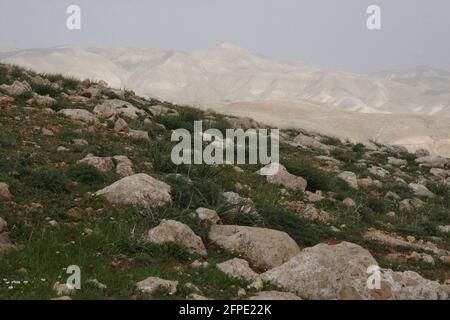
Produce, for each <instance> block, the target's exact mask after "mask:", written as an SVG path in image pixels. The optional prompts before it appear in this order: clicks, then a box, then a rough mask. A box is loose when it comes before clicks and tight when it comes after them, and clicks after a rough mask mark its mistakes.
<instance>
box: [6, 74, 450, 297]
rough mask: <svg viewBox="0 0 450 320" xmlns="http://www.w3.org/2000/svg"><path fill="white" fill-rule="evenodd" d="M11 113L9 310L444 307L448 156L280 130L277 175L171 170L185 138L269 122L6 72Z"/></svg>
mask: <svg viewBox="0 0 450 320" xmlns="http://www.w3.org/2000/svg"><path fill="white" fill-rule="evenodd" d="M0 115H1V116H0V127H1V130H0V255H1V256H0V299H24V298H34V299H36V298H37V299H51V298H57V299H87V298H91V299H92V298H94V299H119V298H121V299H148V298H152V299H448V295H449V293H450V290H449V286H448V284H449V279H450V252H449V251H450V233H449V232H450V209H449V208H450V193H449V186H450V171H449V170H450V162H449V159H446V158H441V157H434V156H429V155H428V153H427V151H426V150H419V151H418V152H417V153H416V154H410V153H408V152H407V151H406V150H405V149H404V148H402V147H397V146H384V145H378V144H375V143H366V144H357V145H355V144H351V143H348V142H344V141H339V140H337V139H335V138H330V137H325V136H318V135H311V134H309V133H308V132H303V131H299V130H284V131H283V132H282V144H281V148H280V152H281V161H280V162H281V164H282V170H281V171H279V173H278V174H277V175H275V176H271V177H268V178H267V177H264V176H261V175H259V174H258V173H257V172H258V171H259V169H261V167H260V166H257V165H242V166H232V165H226V166H225V165H224V166H207V165H193V166H187V165H181V166H175V165H174V164H173V163H172V162H171V161H170V153H171V149H172V145H173V144H172V143H171V142H170V135H171V130H173V129H178V128H186V129H188V130H192V129H193V121H195V120H204V123H205V124H207V126H208V127H213V128H219V129H221V130H224V129H226V128H237V127H242V128H247V127H258V126H260V124H258V123H257V122H255V121H252V120H251V119H248V118H232V117H226V116H223V115H220V114H216V113H214V112H212V111H201V110H197V109H193V108H189V107H183V106H177V105H172V104H169V103H163V102H160V101H157V100H153V99H145V98H141V97H138V96H136V95H135V94H134V93H133V92H131V91H121V90H115V89H111V88H108V87H107V85H106V84H105V83H102V82H92V81H89V80H86V81H82V82H80V81H77V80H74V79H68V78H64V77H62V76H58V75H42V74H36V73H34V72H31V71H26V70H23V69H20V68H18V67H12V66H7V65H0ZM71 265H76V266H79V267H80V268H81V290H75V289H74V288H72V287H70V286H67V285H66V284H65V283H66V279H67V277H68V276H69V275H68V274H67V273H66V268H68V267H69V266H71ZM371 265H379V266H380V268H381V272H380V275H381V288H380V289H375V290H369V289H368V287H367V285H366V282H367V279H368V277H369V275H370V274H368V273H367V268H368V267H369V266H371Z"/></svg>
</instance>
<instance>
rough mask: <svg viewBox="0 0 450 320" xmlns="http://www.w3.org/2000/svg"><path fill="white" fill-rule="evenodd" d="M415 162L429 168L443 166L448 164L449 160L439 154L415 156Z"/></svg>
mask: <svg viewBox="0 0 450 320" xmlns="http://www.w3.org/2000/svg"><path fill="white" fill-rule="evenodd" d="M416 162H417V163H419V164H421V165H422V166H424V167H429V168H441V169H443V168H445V167H446V166H448V165H449V160H448V159H446V158H443V157H440V156H426V157H421V158H417V159H416Z"/></svg>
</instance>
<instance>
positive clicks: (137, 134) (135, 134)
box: [127, 129, 150, 141]
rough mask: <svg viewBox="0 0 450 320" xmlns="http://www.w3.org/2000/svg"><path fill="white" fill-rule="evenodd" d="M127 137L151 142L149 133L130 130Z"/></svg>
mask: <svg viewBox="0 0 450 320" xmlns="http://www.w3.org/2000/svg"><path fill="white" fill-rule="evenodd" d="M127 136H129V137H130V138H133V139H138V140H147V141H150V137H149V136H148V132H147V131H142V130H131V129H130V130H128V132H127Z"/></svg>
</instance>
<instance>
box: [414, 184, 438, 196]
mask: <svg viewBox="0 0 450 320" xmlns="http://www.w3.org/2000/svg"><path fill="white" fill-rule="evenodd" d="M409 188H410V189H411V190H412V191H413V192H414V194H415V195H416V196H418V197H427V198H434V197H436V195H435V194H434V193H433V192H431V191H430V190H428V188H427V187H425V186H424V185H421V184H417V183H410V184H409Z"/></svg>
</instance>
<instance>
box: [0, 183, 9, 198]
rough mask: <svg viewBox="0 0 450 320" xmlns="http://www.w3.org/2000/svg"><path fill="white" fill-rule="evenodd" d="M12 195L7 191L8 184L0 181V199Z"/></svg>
mask: <svg viewBox="0 0 450 320" xmlns="http://www.w3.org/2000/svg"><path fill="white" fill-rule="evenodd" d="M11 197H12V195H11V192H10V191H9V185H7V184H6V183H4V182H0V199H5V200H10V199H11Z"/></svg>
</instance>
